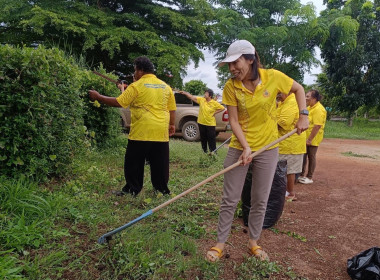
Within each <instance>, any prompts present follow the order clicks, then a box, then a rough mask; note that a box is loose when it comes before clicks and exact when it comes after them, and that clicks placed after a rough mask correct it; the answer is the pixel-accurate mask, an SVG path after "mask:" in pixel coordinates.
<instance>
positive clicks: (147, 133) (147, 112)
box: [116, 74, 177, 142]
mask: <svg viewBox="0 0 380 280" xmlns="http://www.w3.org/2000/svg"><path fill="white" fill-rule="evenodd" d="M116 100H117V102H119V104H120V105H121V106H122V107H124V108H126V107H128V106H130V108H131V127H130V133H129V137H128V138H129V139H130V140H138V141H157V142H168V141H169V121H170V114H169V111H175V110H176V109H177V107H176V104H175V99H174V94H173V91H172V89H171V88H170V87H169V86H168V85H167V84H166V83H164V82H163V81H161V80H160V79H158V78H157V77H156V76H155V75H153V74H146V75H144V76H142V77H141V78H140V79H139V80H138V81H136V82H134V83H132V84H130V85H129V86H128V87H127V89H126V90H125V91H124V92H123V93H122V94H121V95H120V96H119V97H117V98H116Z"/></svg>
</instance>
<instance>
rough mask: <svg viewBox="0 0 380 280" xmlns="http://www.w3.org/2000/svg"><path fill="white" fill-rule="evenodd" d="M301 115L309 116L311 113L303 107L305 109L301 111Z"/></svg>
mask: <svg viewBox="0 0 380 280" xmlns="http://www.w3.org/2000/svg"><path fill="white" fill-rule="evenodd" d="M300 115H306V116H308V115H309V111H308V110H306V109H303V110H301V111H300Z"/></svg>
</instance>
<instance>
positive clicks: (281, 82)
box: [273, 70, 294, 94]
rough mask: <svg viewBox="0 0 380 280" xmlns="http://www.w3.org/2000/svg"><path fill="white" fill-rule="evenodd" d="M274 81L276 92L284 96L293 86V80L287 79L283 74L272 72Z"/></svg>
mask: <svg viewBox="0 0 380 280" xmlns="http://www.w3.org/2000/svg"><path fill="white" fill-rule="evenodd" d="M273 75H274V80H275V81H277V89H278V92H283V93H285V94H288V93H289V92H290V89H291V88H292V86H293V82H294V80H293V79H292V78H289V77H288V76H287V75H285V74H284V73H282V72H280V71H277V70H273Z"/></svg>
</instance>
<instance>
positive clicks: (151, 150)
mask: <svg viewBox="0 0 380 280" xmlns="http://www.w3.org/2000/svg"><path fill="white" fill-rule="evenodd" d="M146 159H147V160H149V164H150V177H151V180H152V185H153V187H154V188H155V189H156V190H158V191H160V192H162V193H163V194H169V193H170V191H169V189H168V181H169V142H152V141H135V140H128V145H127V151H126V153H125V160H124V176H125V181H126V185H125V186H124V187H123V189H122V191H123V192H126V193H131V194H133V195H137V194H138V193H139V192H140V191H141V189H142V187H143V183H144V166H145V160H146Z"/></svg>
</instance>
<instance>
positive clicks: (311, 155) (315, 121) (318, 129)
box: [298, 89, 327, 184]
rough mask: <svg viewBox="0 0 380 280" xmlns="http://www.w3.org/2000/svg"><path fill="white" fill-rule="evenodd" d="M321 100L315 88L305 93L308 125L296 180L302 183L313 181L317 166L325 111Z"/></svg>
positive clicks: (325, 116) (324, 123)
mask: <svg viewBox="0 0 380 280" xmlns="http://www.w3.org/2000/svg"><path fill="white" fill-rule="evenodd" d="M321 100H322V95H321V94H320V93H319V91H318V90H316V89H312V90H310V91H308V92H307V93H306V104H307V106H308V107H307V108H308V110H309V122H310V126H309V128H308V130H307V131H306V154H305V156H304V159H303V167H302V173H301V176H300V177H299V178H298V182H300V183H302V184H312V183H313V179H312V178H313V174H314V171H315V168H316V166H317V151H318V146H319V144H320V143H321V142H322V140H323V134H324V130H325V125H326V118H327V112H326V109H325V107H323V105H322V104H321V102H320V101H321ZM308 163H309V164H308ZM306 167H307V174H306ZM305 175H306V176H305Z"/></svg>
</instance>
